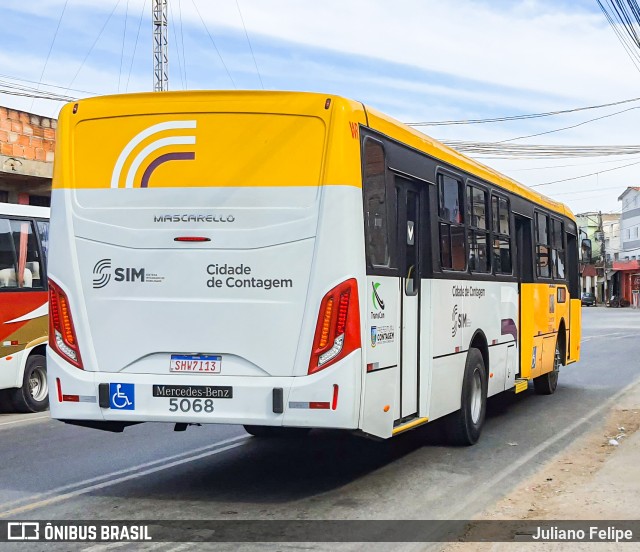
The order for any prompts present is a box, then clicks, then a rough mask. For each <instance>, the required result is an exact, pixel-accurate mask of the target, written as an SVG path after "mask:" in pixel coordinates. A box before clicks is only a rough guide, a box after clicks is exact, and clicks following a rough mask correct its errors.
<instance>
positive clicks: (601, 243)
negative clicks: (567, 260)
mask: <svg viewBox="0 0 640 552" xmlns="http://www.w3.org/2000/svg"><path fill="white" fill-rule="evenodd" d="M576 221H577V223H578V231H579V233H580V239H581V240H583V239H589V240H591V258H587V256H586V255H587V252H586V251H585V250H582V255H581V259H580V285H581V288H582V292H583V293H593V295H594V296H595V298H596V302H598V303H602V302H605V301H606V300H607V299H608V298H609V297H611V293H612V289H613V288H614V287H615V281H614V274H615V272H614V271H613V270H612V262H613V259H614V258H615V259H617V255H619V250H620V214H618V213H601V212H595V211H592V212H588V213H581V214H578V215H576Z"/></svg>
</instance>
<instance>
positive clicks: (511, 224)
mask: <svg viewBox="0 0 640 552" xmlns="http://www.w3.org/2000/svg"><path fill="white" fill-rule="evenodd" d="M52 221H53V223H52V227H51V243H52V256H51V264H50V269H49V276H50V289H51V318H52V321H51V326H52V332H51V336H50V345H51V346H50V348H49V353H48V363H49V372H50V375H51V381H52V384H51V393H50V398H51V412H52V415H53V417H54V418H58V419H61V420H64V421H66V422H69V423H75V424H79V425H86V426H90V427H95V428H100V429H106V430H111V431H121V430H122V429H123V428H124V427H125V426H127V425H130V424H133V423H140V422H148V421H157V422H171V423H175V424H176V429H184V428H185V427H186V425H187V424H191V423H225V424H243V425H244V426H245V428H246V429H247V431H249V433H252V434H254V435H258V436H271V435H275V436H277V435H293V434H296V435H297V434H300V433H304V432H305V431H306V430H307V429H309V428H342V429H349V430H359V431H361V432H363V433H366V434H369V435H372V436H376V437H380V438H388V437H391V436H393V435H397V434H399V433H401V432H403V431H406V430H408V429H412V428H414V427H417V426H420V425H422V424H424V423H426V422H428V421H430V420H435V419H438V418H442V417H445V416H447V417H448V418H447V424H448V428H449V434H450V437H451V441H452V442H454V443H459V444H472V443H474V442H475V441H476V440H477V439H478V437H479V435H480V431H481V428H482V425H483V421H484V417H485V409H486V402H487V397H490V396H492V395H496V394H498V393H502V392H505V391H511V392H513V391H515V392H519V391H522V390H524V389H526V388H527V386H528V384H529V382H530V381H533V385H534V386H535V389H536V390H537V391H538V392H540V393H547V394H549V393H553V392H554V390H555V388H556V385H557V379H558V372H559V369H560V366H561V365H566V364H570V363H573V362H576V361H577V360H578V357H579V342H580V293H579V291H580V290H579V289H578V262H577V251H578V245H577V239H578V233H577V228H576V223H575V220H574V218H573V216H572V214H571V213H570V212H569V210H568V209H567V208H566V207H565V206H564V205H562V204H560V203H557V202H555V201H552V200H551V199H548V198H546V197H544V196H542V195H540V194H538V193H536V192H534V191H532V190H530V189H528V188H526V187H524V186H522V185H520V184H518V183H516V182H515V181H513V180H510V179H508V178H506V177H505V176H502V175H500V174H498V173H497V172H495V171H493V170H491V169H489V168H487V167H485V166H483V165H481V164H479V163H477V162H475V161H473V160H471V159H469V158H467V157H464V156H463V155H460V154H459V153H457V152H455V151H453V150H451V149H449V148H447V147H445V146H443V145H442V144H440V143H438V142H437V141H435V140H433V139H431V138H429V137H427V136H425V135H423V134H421V133H419V132H417V131H415V130H413V129H411V128H409V127H407V126H405V125H403V124H401V123H399V122H397V121H394V120H393V119H391V118H389V117H387V116H385V115H382V114H381V113H378V112H377V111H375V110H373V109H370V108H369V107H366V106H365V105H363V104H361V103H358V102H355V101H351V100H347V99H344V98H340V97H336V96H330V95H321V94H312V93H286V92H177V93H154V94H134V95H120V96H111V97H101V98H93V99H87V100H82V101H79V102H77V103H75V104H69V105H67V106H65V107H64V108H63V110H62V112H61V114H60V120H59V126H58V142H57V151H56V164H55V169H54V180H53V197H52Z"/></svg>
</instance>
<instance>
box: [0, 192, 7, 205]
mask: <svg viewBox="0 0 640 552" xmlns="http://www.w3.org/2000/svg"><path fill="white" fill-rule="evenodd" d="M0 203H9V192H5V191H4V190H0Z"/></svg>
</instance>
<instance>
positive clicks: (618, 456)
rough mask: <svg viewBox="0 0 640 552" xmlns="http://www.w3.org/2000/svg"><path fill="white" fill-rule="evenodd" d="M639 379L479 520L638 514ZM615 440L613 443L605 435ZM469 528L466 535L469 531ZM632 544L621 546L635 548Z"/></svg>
mask: <svg viewBox="0 0 640 552" xmlns="http://www.w3.org/2000/svg"><path fill="white" fill-rule="evenodd" d="M639 428H640V383H638V384H636V385H635V386H634V387H632V388H631V389H629V390H628V391H627V392H626V393H625V394H624V395H623V396H622V397H621V398H620V400H619V401H618V404H616V405H615V406H614V407H613V408H612V409H611V411H610V412H609V414H608V415H607V417H606V418H605V419H604V420H602V423H601V424H599V425H597V426H595V427H594V428H593V429H591V430H590V431H588V432H587V433H586V434H585V435H584V436H582V437H581V438H579V439H578V440H577V441H576V442H575V443H573V444H572V445H571V446H570V447H569V448H568V449H566V450H565V451H563V452H561V453H560V454H558V455H557V456H556V457H555V458H553V459H552V460H551V461H550V462H549V463H547V464H546V465H544V466H543V467H542V468H541V469H540V470H539V471H538V473H536V474H535V475H534V476H532V477H531V478H530V479H529V480H527V481H525V482H523V483H522V484H521V485H520V486H519V487H517V488H516V489H515V490H514V491H512V492H511V493H510V494H509V495H507V496H506V497H505V498H503V499H502V500H501V501H499V502H498V503H496V504H495V505H494V506H493V507H492V508H491V509H488V510H486V511H485V512H483V513H482V514H481V515H480V516H478V517H477V519H479V520H638V519H640V432H638V429H639ZM612 439H613V440H615V442H617V443H618V444H617V445H616V444H615V442H612V441H611V440H612ZM473 531H474V529H473V527H472V528H471V530H470V531H469V535H473ZM634 547H638V543H635V544H628V545H627V547H626V549H637V548H634ZM523 548H524V549H526V550H532V551H537V550H544V551H557V550H572V551H573V550H598V551H599V550H618V549H619V548H620V544H618V545H616V544H615V543H576V542H573V543H571V542H568V543H523V542H518V543H516V542H514V543H472V542H467V543H455V544H451V545H449V546H447V545H443V546H442V550H447V551H448V552H457V551H463V550H464V551H466V550H478V551H486V552H489V551H491V552H503V551H504V552H507V551H508V552H511V551H515V550H521V549H523Z"/></svg>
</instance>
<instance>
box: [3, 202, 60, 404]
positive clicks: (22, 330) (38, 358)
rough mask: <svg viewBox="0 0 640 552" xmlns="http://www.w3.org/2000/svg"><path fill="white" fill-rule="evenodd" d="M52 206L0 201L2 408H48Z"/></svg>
mask: <svg viewBox="0 0 640 552" xmlns="http://www.w3.org/2000/svg"><path fill="white" fill-rule="evenodd" d="M48 244H49V209H47V208H45V207H33V206H30V205H13V204H8V203H0V406H2V407H3V408H5V409H6V408H9V409H13V410H16V411H18V412H40V411H42V410H46V409H47V408H48V406H49V388H48V385H47V366H46V358H45V348H46V343H47V335H48V331H49V322H48V320H49V317H48V312H49V309H48V303H47V278H46V260H47V249H48Z"/></svg>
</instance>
